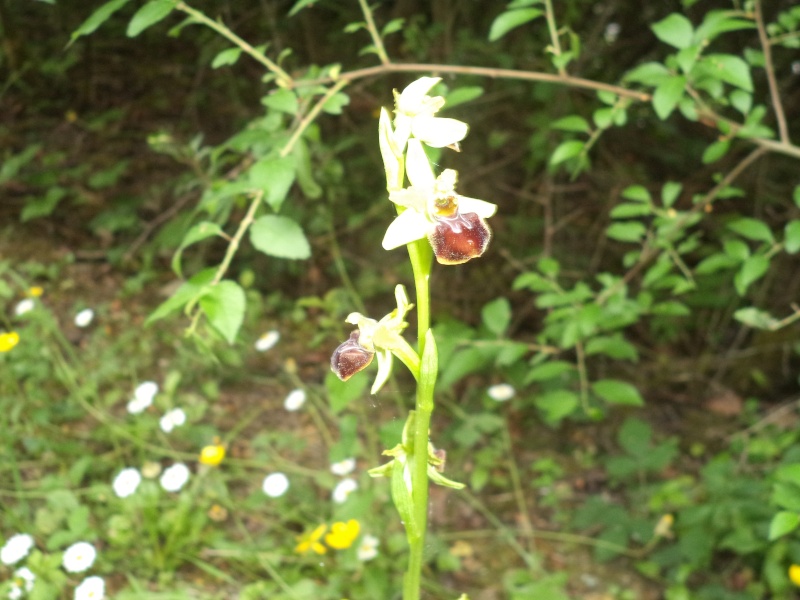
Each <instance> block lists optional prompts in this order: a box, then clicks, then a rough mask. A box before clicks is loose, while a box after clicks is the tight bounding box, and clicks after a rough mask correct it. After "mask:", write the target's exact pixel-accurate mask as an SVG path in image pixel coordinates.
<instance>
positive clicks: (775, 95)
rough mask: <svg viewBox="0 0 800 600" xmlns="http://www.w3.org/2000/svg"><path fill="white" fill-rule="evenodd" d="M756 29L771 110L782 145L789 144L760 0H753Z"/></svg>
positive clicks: (787, 130) (787, 129)
mask: <svg viewBox="0 0 800 600" xmlns="http://www.w3.org/2000/svg"><path fill="white" fill-rule="evenodd" d="M755 9H756V10H755V17H756V27H757V28H758V40H759V42H761V50H762V52H763V53H764V71H765V72H766V74H767V83H768V84H769V95H770V96H771V97H772V108H773V110H774V111H775V120H776V121H777V123H778V132H779V133H780V138H781V141H782V142H783V143H784V144H788V143H789V128H788V127H787V125H786V115H785V114H784V112H783V104H782V103H781V96H780V92H779V91H778V82H777V81H776V80H775V69H774V67H773V66H772V51H771V49H770V44H769V38H768V37H767V30H766V28H765V27H764V15H763V14H762V12H761V0H755Z"/></svg>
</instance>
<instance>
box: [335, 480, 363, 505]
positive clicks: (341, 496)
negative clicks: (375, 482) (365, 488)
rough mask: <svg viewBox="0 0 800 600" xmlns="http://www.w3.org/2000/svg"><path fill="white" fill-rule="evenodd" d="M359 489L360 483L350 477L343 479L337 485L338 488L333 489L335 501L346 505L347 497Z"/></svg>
mask: <svg viewBox="0 0 800 600" xmlns="http://www.w3.org/2000/svg"><path fill="white" fill-rule="evenodd" d="M357 489H358V483H357V482H356V480H355V479H352V478H350V477H348V478H346V479H342V480H341V481H340V482H339V483H337V484H336V487H335V488H333V501H334V502H336V504H344V502H345V500H347V497H348V496H349V495H350V494H352V493H353V492H354V491H356V490H357Z"/></svg>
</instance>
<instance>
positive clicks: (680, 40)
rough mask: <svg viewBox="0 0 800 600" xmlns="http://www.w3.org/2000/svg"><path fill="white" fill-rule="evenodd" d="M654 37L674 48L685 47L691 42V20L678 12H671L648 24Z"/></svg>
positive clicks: (692, 34) (692, 29)
mask: <svg viewBox="0 0 800 600" xmlns="http://www.w3.org/2000/svg"><path fill="white" fill-rule="evenodd" d="M650 29H652V30H653V33H655V34H656V37H657V38H658V39H660V40H661V41H662V42H665V43H667V44H669V45H670V46H674V47H675V48H687V47H688V46H690V45H691V43H692V37H693V36H694V28H693V27H692V22H691V21H690V20H689V19H687V18H686V17H684V16H683V15H681V14H678V13H672V14H671V15H668V16H667V17H665V18H663V19H661V20H660V21H658V22H656V23H653V24H652V25H651V26H650Z"/></svg>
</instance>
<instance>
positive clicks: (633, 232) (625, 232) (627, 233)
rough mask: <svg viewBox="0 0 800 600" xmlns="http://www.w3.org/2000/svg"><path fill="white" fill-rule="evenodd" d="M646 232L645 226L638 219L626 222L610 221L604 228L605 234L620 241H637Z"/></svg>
mask: <svg viewBox="0 0 800 600" xmlns="http://www.w3.org/2000/svg"><path fill="white" fill-rule="evenodd" d="M646 232H647V228H645V226H644V225H643V224H642V223H639V222H638V221H635V222H628V223H612V224H611V225H609V227H608V229H606V235H607V236H608V237H610V238H611V239H614V240H618V241H620V242H639V241H641V239H642V238H643V237H644V235H645V233H646Z"/></svg>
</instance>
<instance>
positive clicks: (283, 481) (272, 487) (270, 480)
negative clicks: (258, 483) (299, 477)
mask: <svg viewBox="0 0 800 600" xmlns="http://www.w3.org/2000/svg"><path fill="white" fill-rule="evenodd" d="M262 489H263V490H264V493H265V494H266V495H267V496H269V497H270V498H279V497H280V496H283V495H284V494H285V493H286V490H288V489H289V478H288V477H286V475H284V474H283V473H270V474H269V475H267V476H266V477H265V478H264V484H263V485H262Z"/></svg>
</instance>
